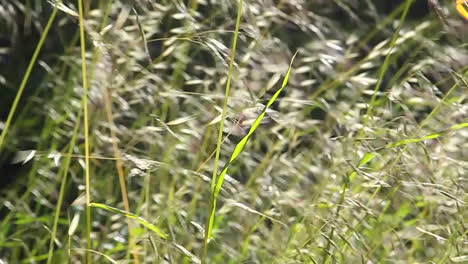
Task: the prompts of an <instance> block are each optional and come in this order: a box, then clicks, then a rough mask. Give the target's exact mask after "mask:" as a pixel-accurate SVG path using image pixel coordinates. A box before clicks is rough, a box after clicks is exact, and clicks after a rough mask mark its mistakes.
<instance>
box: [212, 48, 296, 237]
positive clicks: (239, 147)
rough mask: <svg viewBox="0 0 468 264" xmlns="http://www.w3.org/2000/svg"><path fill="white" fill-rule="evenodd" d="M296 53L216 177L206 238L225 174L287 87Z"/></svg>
mask: <svg viewBox="0 0 468 264" xmlns="http://www.w3.org/2000/svg"><path fill="white" fill-rule="evenodd" d="M296 55H297V52H296V54H294V56H293V58H292V59H291V63H290V65H289V68H288V71H287V73H286V76H285V77H284V80H283V83H282V85H281V88H280V89H278V91H276V92H275V94H273V96H272V97H271V98H270V100H269V101H268V103H267V104H266V105H265V107H264V108H263V110H262V112H261V113H260V114H259V115H258V116H257V118H256V119H255V121H254V122H253V124H252V126H251V127H250V129H249V132H248V133H247V135H245V136H244V137H243V138H242V139H241V140H240V141H239V143H237V145H236V147H235V148H234V150H233V152H232V154H231V157H230V158H229V162H227V163H226V164H225V165H224V167H223V169H222V170H221V172H220V173H219V176H218V177H217V178H216V182H215V187H214V190H213V192H212V195H211V201H210V215H209V218H208V224H207V228H206V232H205V240H207V239H210V238H211V236H212V232H213V223H214V219H215V212H216V202H217V199H218V196H219V192H220V190H221V186H222V185H223V181H224V176H225V175H226V173H227V171H228V169H229V167H230V166H231V164H232V163H233V162H234V160H235V159H236V158H237V157H238V156H239V154H240V153H241V152H242V150H243V149H244V147H245V145H246V143H247V141H248V140H249V138H250V137H251V136H252V134H253V133H254V132H255V130H257V128H258V127H259V125H260V122H261V121H262V119H263V117H264V116H265V113H266V110H267V109H268V107H270V106H271V105H272V104H273V103H274V102H275V101H276V99H277V98H278V96H279V95H280V93H281V92H282V91H283V89H284V87H286V85H287V83H288V80H289V75H290V73H291V68H292V63H293V61H294V58H295V57H296Z"/></svg>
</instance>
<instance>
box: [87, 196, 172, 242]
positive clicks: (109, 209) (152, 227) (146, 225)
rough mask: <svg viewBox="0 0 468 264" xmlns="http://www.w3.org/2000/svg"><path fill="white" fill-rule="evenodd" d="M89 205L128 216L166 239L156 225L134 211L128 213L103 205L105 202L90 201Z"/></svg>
mask: <svg viewBox="0 0 468 264" xmlns="http://www.w3.org/2000/svg"><path fill="white" fill-rule="evenodd" d="M89 206H90V207H95V208H100V209H104V210H106V211H109V212H113V213H118V214H121V215H124V216H125V217H128V218H130V219H133V220H136V221H137V222H138V223H140V224H141V225H143V226H144V227H146V228H148V229H149V230H151V231H153V232H154V233H156V234H157V235H158V236H159V237H160V238H163V239H167V235H166V234H164V233H163V232H162V231H161V230H160V229H159V228H158V227H156V226H155V225H153V224H151V223H150V222H148V221H147V220H145V219H143V218H141V217H140V216H138V215H136V214H134V213H130V212H127V211H124V210H120V209H118V208H115V207H112V206H108V205H105V204H101V203H90V204H89Z"/></svg>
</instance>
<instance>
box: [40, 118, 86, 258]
mask: <svg viewBox="0 0 468 264" xmlns="http://www.w3.org/2000/svg"><path fill="white" fill-rule="evenodd" d="M81 115H82V111H80V114H79V115H78V118H77V122H76V124H75V129H74V130H73V136H72V138H71V140H70V145H69V146H68V153H67V157H66V159H65V164H64V169H63V176H62V183H61V184H60V192H59V198H58V200H57V204H56V208H55V216H54V222H53V224H52V234H51V237H50V243H49V253H48V257H47V264H51V263H53V262H52V259H53V252H54V241H55V239H56V237H57V226H58V221H59V218H60V211H61V208H62V204H63V199H64V196H65V187H66V185H67V178H68V170H69V168H70V163H71V158H72V154H73V148H74V147H75V143H76V138H77V135H78V130H79V128H80V119H81Z"/></svg>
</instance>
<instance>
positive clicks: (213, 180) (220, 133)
mask: <svg viewBox="0 0 468 264" xmlns="http://www.w3.org/2000/svg"><path fill="white" fill-rule="evenodd" d="M242 4H243V0H239V3H238V6H237V19H236V26H235V29H234V36H233V38H232V45H231V56H230V59H229V68H228V75H227V81H226V89H225V96H224V101H223V111H222V113H221V121H220V122H219V130H218V141H217V145H216V154H215V160H214V167H213V174H212V177H211V189H210V190H211V194H212V195H214V193H215V186H216V181H217V178H216V176H217V175H218V167H219V155H220V152H221V144H222V140H223V130H224V121H225V120H226V112H227V103H228V100H229V94H230V89H231V79H232V72H233V69H234V59H235V56H236V49H237V38H238V37H239V27H240V21H241V17H242ZM214 202H215V203H216V201H214ZM213 206H214V207H216V204H214V205H213V200H211V201H210V207H213ZM211 210H216V208H210V211H211ZM211 221H213V220H212V219H211V216H209V217H208V220H207V225H206V227H205V237H204V240H203V254H202V258H201V260H202V263H205V261H206V255H207V252H208V241H209V236H210V235H211V234H210V232H211V230H210V228H209V226H210V225H212V223H211Z"/></svg>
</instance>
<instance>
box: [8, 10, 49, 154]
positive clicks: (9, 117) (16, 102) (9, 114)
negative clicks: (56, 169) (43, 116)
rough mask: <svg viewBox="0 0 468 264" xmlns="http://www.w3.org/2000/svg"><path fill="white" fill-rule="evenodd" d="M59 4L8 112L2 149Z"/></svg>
mask: <svg viewBox="0 0 468 264" xmlns="http://www.w3.org/2000/svg"><path fill="white" fill-rule="evenodd" d="M57 6H58V4H55V5H54V10H53V11H52V14H50V17H49V20H48V21H47V25H46V26H45V28H44V32H43V33H42V35H41V38H40V40H39V43H37V46H36V49H35V50H34V53H33V56H32V58H31V60H30V61H29V65H28V68H27V69H26V72H25V74H24V76H23V79H22V80H21V84H20V87H19V89H18V92H17V93H16V96H15V99H14V101H13V104H12V106H11V108H10V111H9V113H8V117H7V120H6V121H5V124H4V126H3V130H2V133H1V134H0V150H1V149H2V145H3V141H4V140H5V137H6V134H7V132H8V128H9V127H10V124H11V121H12V120H13V116H14V115H15V111H16V108H17V107H18V103H19V100H20V99H21V96H22V95H23V91H24V88H25V87H26V83H27V82H28V80H29V76H30V75H31V72H32V69H33V67H34V64H35V63H36V60H37V57H38V56H39V52H40V51H41V48H42V45H43V44H44V41H45V39H46V37H47V34H48V33H49V30H50V27H51V26H52V23H53V22H54V20H55V16H56V15H57V11H58V7H57Z"/></svg>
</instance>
